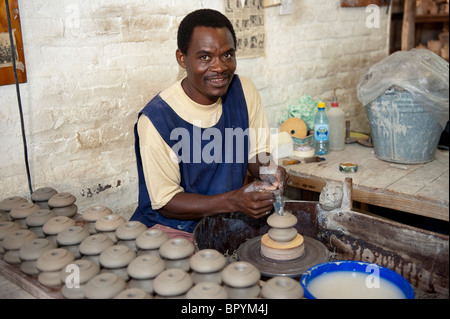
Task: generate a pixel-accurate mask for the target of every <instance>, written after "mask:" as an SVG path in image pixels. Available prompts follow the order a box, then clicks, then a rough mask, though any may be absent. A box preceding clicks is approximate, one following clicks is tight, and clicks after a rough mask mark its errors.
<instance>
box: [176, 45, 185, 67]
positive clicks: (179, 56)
mask: <svg viewBox="0 0 450 319" xmlns="http://www.w3.org/2000/svg"><path fill="white" fill-rule="evenodd" d="M175 55H176V57H177V62H178V64H179V65H180V66H181V67H182V68H183V69H186V63H185V58H186V57H185V56H184V54H183V52H181V50H180V49H177V52H176V53H175Z"/></svg>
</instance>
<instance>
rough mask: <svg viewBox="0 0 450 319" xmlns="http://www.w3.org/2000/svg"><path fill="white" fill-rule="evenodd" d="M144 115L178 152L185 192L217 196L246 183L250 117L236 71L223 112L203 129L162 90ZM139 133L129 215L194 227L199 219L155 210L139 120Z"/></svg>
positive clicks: (183, 227)
mask: <svg viewBox="0 0 450 319" xmlns="http://www.w3.org/2000/svg"><path fill="white" fill-rule="evenodd" d="M142 114H144V115H145V116H147V117H148V118H149V119H150V121H151V122H152V123H153V125H154V126H155V128H156V129H157V130H158V132H159V134H160V135H161V137H162V138H163V139H164V141H165V142H166V143H167V144H168V145H169V146H170V147H171V148H172V150H174V152H175V154H176V155H177V157H178V163H179V164H178V165H179V168H180V174H181V183H180V185H181V187H183V188H184V191H185V192H186V193H195V194H203V195H217V194H222V193H225V192H229V191H232V190H236V189H239V188H240V187H242V186H243V185H244V181H245V177H246V174H247V164H248V151H249V136H248V131H249V130H248V123H249V120H248V111H247V103H246V101H245V97H244V92H243V90H242V85H241V82H240V80H239V77H238V76H237V75H235V76H234V78H233V80H232V82H231V84H230V87H229V88H228V91H227V93H226V95H225V96H224V97H223V98H222V116H221V117H220V119H219V121H218V123H217V124H216V125H214V126H213V127H211V128H200V127H198V126H195V125H194V124H195V123H194V124H190V123H188V122H186V121H184V120H183V119H182V118H181V117H180V116H179V115H178V114H176V113H175V112H174V111H173V109H172V108H171V107H170V106H169V105H168V104H167V103H166V102H165V101H164V100H163V99H162V98H161V97H160V95H159V94H158V95H157V96H155V97H154V98H153V99H152V100H151V101H150V102H149V103H148V104H147V105H146V106H145V107H144V108H143V109H142V111H141V112H140V113H139V116H141V115H142ZM134 135H135V152H136V162H137V169H138V178H139V199H138V207H137V208H136V211H135V212H134V214H133V216H132V217H131V219H130V220H138V221H140V222H142V223H144V224H145V225H146V226H147V227H151V226H153V225H155V224H162V225H166V226H169V227H172V228H175V229H179V230H183V231H187V232H193V231H194V228H195V226H196V225H197V223H198V222H199V220H181V219H171V218H166V217H164V216H162V215H161V214H160V213H159V212H158V211H155V210H153V209H152V207H151V201H150V196H149V194H148V191H147V187H146V184H145V179H144V172H143V169H142V160H141V155H140V148H139V136H138V133H137V123H136V125H135V126H134Z"/></svg>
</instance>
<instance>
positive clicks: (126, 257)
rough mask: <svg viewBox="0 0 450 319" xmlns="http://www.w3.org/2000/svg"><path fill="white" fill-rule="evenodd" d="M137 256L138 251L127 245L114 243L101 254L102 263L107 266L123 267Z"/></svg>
mask: <svg viewBox="0 0 450 319" xmlns="http://www.w3.org/2000/svg"><path fill="white" fill-rule="evenodd" d="M134 258H136V252H135V251H134V250H132V249H131V248H130V247H128V246H125V245H114V246H111V247H108V248H106V249H105V250H104V251H103V252H102V253H101V254H100V264H101V265H102V266H103V267H105V268H123V267H127V266H128V264H129V263H130V262H131V261H133V259H134Z"/></svg>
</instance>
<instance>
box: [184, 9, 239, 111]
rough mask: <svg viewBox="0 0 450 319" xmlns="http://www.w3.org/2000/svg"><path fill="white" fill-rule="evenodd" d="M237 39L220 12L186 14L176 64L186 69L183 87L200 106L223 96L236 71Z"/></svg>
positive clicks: (203, 11)
mask: <svg viewBox="0 0 450 319" xmlns="http://www.w3.org/2000/svg"><path fill="white" fill-rule="evenodd" d="M235 53H236V35H235V33H234V29H233V26H232V24H231V22H230V21H229V20H228V19H227V18H226V17H225V16H224V15H223V14H222V13H220V12H218V11H214V10H210V9H201V10H197V11H194V12H192V13H190V14H188V15H187V16H186V17H185V18H184V19H183V21H182V22H181V24H180V27H179V29H178V50H177V52H176V57H177V61H178V64H179V65H180V66H181V67H182V68H184V69H186V73H187V78H186V79H185V80H183V82H182V86H183V89H184V91H185V92H186V94H187V95H188V96H189V97H190V98H191V99H192V100H194V101H195V102H197V103H199V104H204V105H208V104H212V103H214V102H216V101H217V99H218V98H220V97H222V96H223V95H225V93H226V92H227V90H228V87H229V85H230V83H231V80H232V78H233V75H234V71H235V70H236V56H235Z"/></svg>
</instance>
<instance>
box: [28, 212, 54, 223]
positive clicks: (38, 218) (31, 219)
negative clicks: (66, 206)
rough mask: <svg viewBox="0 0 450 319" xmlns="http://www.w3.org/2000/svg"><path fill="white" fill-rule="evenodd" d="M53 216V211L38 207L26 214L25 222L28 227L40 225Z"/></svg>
mask: <svg viewBox="0 0 450 319" xmlns="http://www.w3.org/2000/svg"><path fill="white" fill-rule="evenodd" d="M55 216H56V214H55V212H53V211H51V210H50V209H40V210H38V211H36V212H33V213H31V214H30V215H28V216H27V218H26V219H25V222H26V223H27V226H28V227H42V226H43V225H44V224H45V222H46V221H47V220H49V219H50V218H52V217H55Z"/></svg>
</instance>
